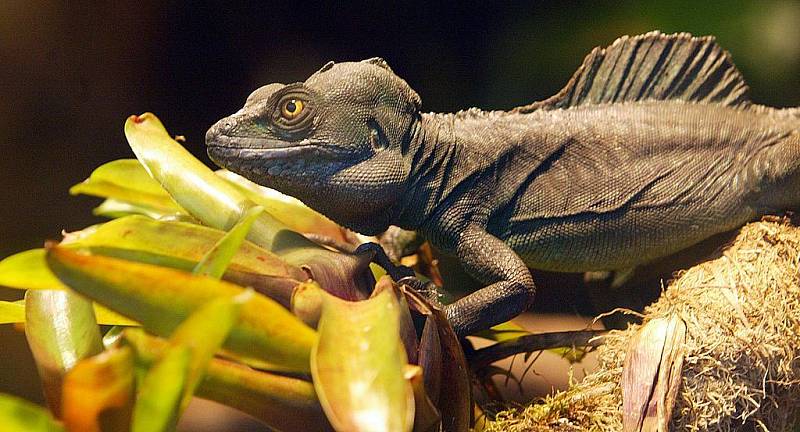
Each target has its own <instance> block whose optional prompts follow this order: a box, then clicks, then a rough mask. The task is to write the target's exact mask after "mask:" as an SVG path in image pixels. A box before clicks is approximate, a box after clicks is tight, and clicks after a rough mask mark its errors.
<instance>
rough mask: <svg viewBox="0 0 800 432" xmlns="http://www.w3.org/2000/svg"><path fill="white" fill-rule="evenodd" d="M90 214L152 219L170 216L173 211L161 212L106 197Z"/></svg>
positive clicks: (110, 217) (115, 217)
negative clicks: (134, 216) (140, 216)
mask: <svg viewBox="0 0 800 432" xmlns="http://www.w3.org/2000/svg"><path fill="white" fill-rule="evenodd" d="M92 214H93V215H95V216H100V217H106V218H109V219H117V218H121V217H125V216H131V215H143V216H147V217H149V218H152V219H161V218H165V217H167V216H170V215H172V214H173V213H162V212H160V211H158V210H153V209H151V208H149V207H144V206H142V205H138V204H132V203H129V202H126V201H120V200H117V199H114V198H108V199H106V200H104V201H103V202H102V203H100V205H99V206H97V207H95V208H94V209H92Z"/></svg>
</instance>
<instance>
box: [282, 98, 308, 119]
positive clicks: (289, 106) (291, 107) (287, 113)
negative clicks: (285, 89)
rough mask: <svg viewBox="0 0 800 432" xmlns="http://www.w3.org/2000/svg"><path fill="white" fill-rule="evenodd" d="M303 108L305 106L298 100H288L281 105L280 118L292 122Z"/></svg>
mask: <svg viewBox="0 0 800 432" xmlns="http://www.w3.org/2000/svg"><path fill="white" fill-rule="evenodd" d="M304 108H305V104H304V103H303V101H301V100H300V99H288V100H286V101H285V102H283V104H282V105H281V116H282V117H283V118H284V119H286V120H294V119H295V118H296V117H297V116H299V115H300V114H301V113H302V112H303V109H304Z"/></svg>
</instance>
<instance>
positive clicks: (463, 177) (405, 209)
mask: <svg viewBox="0 0 800 432" xmlns="http://www.w3.org/2000/svg"><path fill="white" fill-rule="evenodd" d="M502 115H505V113H499V112H497V113H494V112H493V113H485V112H480V111H478V110H470V111H467V112H461V113H458V114H436V113H428V114H422V115H421V118H420V121H419V126H418V128H417V132H416V133H415V134H414V137H413V138H412V140H411V141H410V144H409V146H408V149H407V151H406V152H404V157H405V160H406V163H407V164H408V167H409V180H408V183H407V189H406V193H405V194H404V196H403V197H402V198H401V199H400V200H399V202H398V204H399V208H398V212H397V213H396V214H397V215H398V216H397V217H396V218H395V224H397V225H398V226H400V227H402V228H405V229H412V230H422V231H425V228H426V226H429V225H430V224H432V223H436V222H435V221H436V220H437V219H438V216H439V215H437V211H439V210H440V209H441V205H442V204H448V203H450V204H452V203H453V202H455V201H457V200H458V199H459V198H461V197H462V195H464V194H467V193H475V192H476V191H475V190H473V187H475V186H476V181H478V180H480V179H479V177H481V176H480V173H482V172H483V173H485V172H488V171H491V170H489V169H487V168H488V167H490V166H492V165H493V164H494V163H495V160H494V159H493V158H492V156H491V155H487V154H484V153H483V152H481V151H479V150H480V149H481V148H483V147H486V145H485V142H486V140H487V139H489V138H491V137H490V136H488V135H491V134H493V133H494V132H495V131H494V129H495V128H494V127H493V125H492V124H487V123H493V120H496V119H497V118H498V116H502ZM484 122H485V123H484ZM478 124H480V125H481V126H480V127H478V128H476V126H477V125H478ZM484 150H485V149H484Z"/></svg>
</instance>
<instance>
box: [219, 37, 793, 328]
mask: <svg viewBox="0 0 800 432" xmlns="http://www.w3.org/2000/svg"><path fill="white" fill-rule="evenodd" d="M747 93H748V88H747V86H746V84H745V82H744V80H743V79H742V77H741V75H740V73H739V72H738V71H737V69H736V68H735V66H734V64H733V63H732V61H731V59H730V57H729V55H728V53H727V52H726V51H724V50H723V49H721V48H720V47H719V46H718V45H717V44H716V42H715V41H714V39H713V38H711V37H702V38H695V37H692V36H690V35H688V34H675V35H663V34H660V33H658V32H651V33H648V34H645V35H641V36H636V37H622V38H620V39H618V40H617V41H616V42H614V43H613V45H611V46H610V47H607V48H604V49H600V48H597V49H595V50H593V51H592V52H591V53H590V54H589V55H588V56H587V57H586V59H585V60H584V61H583V64H582V65H581V66H580V68H579V69H578V70H577V72H576V73H575V74H574V76H573V77H572V79H571V80H570V81H569V82H568V84H567V85H566V87H564V89H563V90H561V91H560V92H558V94H556V95H555V96H553V97H551V98H549V99H547V100H544V101H541V102H535V103H533V104H530V105H527V106H521V107H517V108H514V109H511V110H509V111H482V110H478V109H474V108H473V109H469V110H466V111H461V112H458V113H455V114H436V113H421V112H420V106H421V100H420V97H419V96H418V95H417V93H416V92H414V90H412V89H411V87H410V86H409V85H408V84H407V83H406V82H405V81H404V80H403V79H401V78H400V77H398V76H397V75H395V74H394V73H393V72H392V70H391V69H390V68H389V66H388V65H387V64H386V62H384V61H383V60H381V59H378V58H374V59H370V60H364V61H362V62H348V63H336V64H334V63H333V62H331V63H328V64H326V65H325V66H323V67H322V68H321V69H320V70H319V71H317V72H316V73H314V74H313V75H311V76H310V77H309V78H308V79H307V80H306V81H305V82H301V83H295V84H289V85H283V84H270V85H267V86H265V87H262V88H260V89H258V90H256V91H255V92H253V93H252V94H251V95H250V97H249V98H248V99H247V102H246V103H245V106H244V108H242V109H241V110H240V111H239V112H237V113H235V114H233V115H231V116H229V117H226V118H224V119H222V120H220V121H219V122H218V123H216V124H215V125H214V126H212V127H211V129H210V130H209V131H208V133H207V136H206V142H207V145H208V154H209V156H210V157H211V158H212V159H213V160H214V161H215V162H216V163H217V164H219V165H221V166H223V167H226V168H228V169H230V170H232V171H235V172H237V173H240V174H242V175H243V176H245V177H247V178H249V179H251V180H253V181H255V182H257V183H260V184H262V185H265V186H269V187H272V188H275V189H277V190H279V191H282V192H284V193H287V194H289V195H292V196H295V197H297V198H300V199H301V200H302V201H304V202H305V203H307V204H308V205H309V206H311V207H312V208H314V209H317V210H318V211H320V212H322V213H323V214H325V215H327V216H328V217H330V218H331V219H333V220H334V221H336V222H338V223H340V224H342V225H344V226H346V227H349V228H352V229H354V230H355V231H358V232H361V233H363V234H370V235H374V234H377V233H379V232H381V231H383V230H385V229H386V228H387V227H388V226H389V225H390V224H393V225H397V226H400V227H402V228H405V229H409V230H417V231H419V232H420V233H421V234H422V235H423V236H424V237H425V238H427V239H428V240H429V241H430V242H431V243H432V244H434V245H435V246H436V247H438V248H439V249H440V250H442V251H444V252H447V253H451V254H455V256H457V257H458V259H459V260H460V261H461V262H462V264H463V265H464V266H465V268H466V269H467V271H468V272H469V273H471V274H472V275H473V276H474V277H475V278H477V279H478V280H480V281H482V282H483V283H485V284H486V287H484V288H482V289H480V290H478V291H475V292H473V293H471V294H469V295H467V296H465V297H463V298H461V299H459V300H457V301H456V302H454V303H452V304H450V305H448V306H447V308H446V312H447V315H448V318H449V319H450V321H451V323H452V324H453V327H454V329H455V330H456V332H457V334H459V335H462V336H463V335H467V334H471V333H473V332H475V331H478V330H480V329H485V328H488V327H489V326H492V325H494V324H498V323H501V322H504V321H506V320H509V319H511V318H513V317H514V316H516V315H518V314H519V313H521V312H522V311H524V310H525V309H526V308H528V307H529V305H530V304H531V301H532V299H533V296H534V291H535V285H534V281H533V278H532V277H531V273H530V271H529V270H528V268H529V267H530V268H538V269H544V270H552V271H569V272H577V271H581V272H582V271H591V270H616V269H623V268H630V267H633V266H636V265H639V264H642V263H646V262H648V261H650V260H653V259H655V258H658V257H661V256H665V255H668V254H670V253H673V252H676V251H678V250H681V249H683V248H685V247H688V246H690V245H692V244H694V243H697V242H699V241H701V240H703V239H705V238H708V237H710V236H712V235H714V234H716V233H720V232H723V231H727V230H730V229H733V228H736V227H738V226H740V225H742V224H744V223H745V222H747V221H749V220H752V219H754V218H758V217H759V216H761V215H764V214H767V213H771V212H776V211H781V210H783V209H789V208H795V207H797V206H798V204H800V109H797V108H794V109H776V108H770V107H766V106H761V105H757V104H754V103H751V101H750V100H749V98H748V95H747Z"/></svg>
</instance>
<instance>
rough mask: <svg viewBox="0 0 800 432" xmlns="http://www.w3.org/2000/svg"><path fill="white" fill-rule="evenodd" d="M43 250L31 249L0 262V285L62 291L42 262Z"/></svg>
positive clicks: (57, 281)
mask: <svg viewBox="0 0 800 432" xmlns="http://www.w3.org/2000/svg"><path fill="white" fill-rule="evenodd" d="M44 256H45V250H44V249H31V250H29V251H25V252H20V253H18V254H14V255H11V256H9V257H7V258H5V259H3V260H2V261H0V285H2V286H6V287H9V288H17V289H49V290H52V289H64V288H66V287H65V286H64V284H62V283H61V281H60V280H58V278H56V277H55V276H54V275H53V272H51V271H50V269H49V268H48V267H47V265H46V264H45V262H44Z"/></svg>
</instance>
